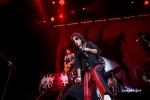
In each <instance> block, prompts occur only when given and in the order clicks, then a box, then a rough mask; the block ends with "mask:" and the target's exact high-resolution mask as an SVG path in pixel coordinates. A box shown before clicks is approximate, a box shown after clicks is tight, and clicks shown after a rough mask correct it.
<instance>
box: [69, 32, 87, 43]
mask: <svg viewBox="0 0 150 100" xmlns="http://www.w3.org/2000/svg"><path fill="white" fill-rule="evenodd" d="M73 37H77V38H79V39H81V43H82V44H84V43H85V42H86V41H87V40H86V39H84V37H83V36H82V35H81V33H78V32H75V33H73V34H72V35H71V36H70V40H71V41H72V42H73Z"/></svg>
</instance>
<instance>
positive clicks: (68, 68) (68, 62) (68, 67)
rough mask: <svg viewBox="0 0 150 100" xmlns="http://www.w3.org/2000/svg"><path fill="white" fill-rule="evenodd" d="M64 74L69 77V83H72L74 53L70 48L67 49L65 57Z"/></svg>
mask: <svg viewBox="0 0 150 100" xmlns="http://www.w3.org/2000/svg"><path fill="white" fill-rule="evenodd" d="M64 72H65V74H66V75H67V76H68V81H72V80H73V77H74V53H73V52H72V51H71V50H70V49H69V48H66V55H65V57H64Z"/></svg>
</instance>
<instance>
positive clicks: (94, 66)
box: [70, 33, 113, 100]
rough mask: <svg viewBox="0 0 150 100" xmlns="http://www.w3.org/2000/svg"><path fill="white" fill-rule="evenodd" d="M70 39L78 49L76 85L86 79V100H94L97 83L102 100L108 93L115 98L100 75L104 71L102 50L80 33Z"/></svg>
mask: <svg viewBox="0 0 150 100" xmlns="http://www.w3.org/2000/svg"><path fill="white" fill-rule="evenodd" d="M70 39H71V41H72V42H73V43H74V44H75V46H76V47H77V48H76V50H75V52H74V57H75V60H74V67H75V69H76V70H77V77H76V83H79V84H80V83H81V81H82V79H84V100H92V95H91V94H92V91H93V88H92V87H93V86H94V83H96V86H97V87H98V89H99V91H100V93H101V95H102V99H104V95H105V94H106V93H107V94H109V95H110V96H111V97H113V94H112V92H111V91H110V90H109V88H108V86H107V84H106V83H105V81H104V79H103V77H102V76H101V74H100V73H102V71H104V65H103V62H101V61H100V60H99V56H100V54H101V50H100V49H99V48H98V47H97V46H96V45H95V44H94V43H93V42H91V41H86V40H85V39H84V37H83V36H82V35H81V34H80V33H73V34H72V35H71V36H70ZM82 76H83V77H82Z"/></svg>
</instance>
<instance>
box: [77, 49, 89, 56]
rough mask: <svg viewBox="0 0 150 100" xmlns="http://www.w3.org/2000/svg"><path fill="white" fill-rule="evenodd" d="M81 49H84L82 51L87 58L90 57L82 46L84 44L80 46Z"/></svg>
mask: <svg viewBox="0 0 150 100" xmlns="http://www.w3.org/2000/svg"><path fill="white" fill-rule="evenodd" d="M79 49H80V50H81V51H82V53H83V54H84V56H85V57H86V58H89V55H88V54H87V53H86V52H85V49H84V48H82V46H79Z"/></svg>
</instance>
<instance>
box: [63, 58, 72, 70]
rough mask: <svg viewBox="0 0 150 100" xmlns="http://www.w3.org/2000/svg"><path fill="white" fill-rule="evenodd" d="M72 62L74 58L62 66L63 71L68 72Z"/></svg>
mask: <svg viewBox="0 0 150 100" xmlns="http://www.w3.org/2000/svg"><path fill="white" fill-rule="evenodd" d="M72 64H74V60H72V61H70V62H68V63H67V64H66V65H65V66H64V72H68V71H69V68H70V67H71V65H72Z"/></svg>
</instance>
